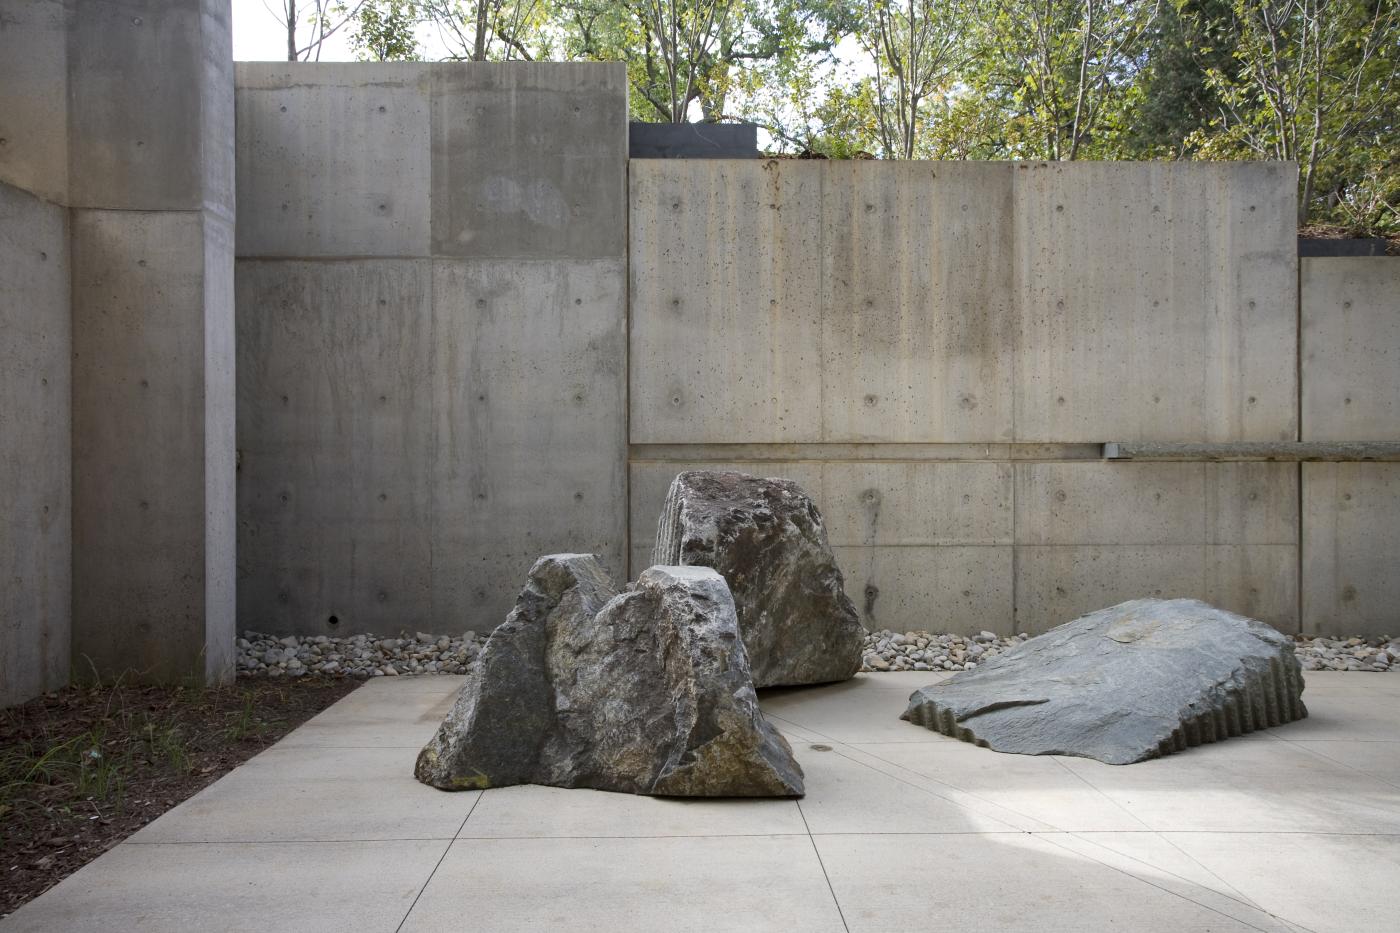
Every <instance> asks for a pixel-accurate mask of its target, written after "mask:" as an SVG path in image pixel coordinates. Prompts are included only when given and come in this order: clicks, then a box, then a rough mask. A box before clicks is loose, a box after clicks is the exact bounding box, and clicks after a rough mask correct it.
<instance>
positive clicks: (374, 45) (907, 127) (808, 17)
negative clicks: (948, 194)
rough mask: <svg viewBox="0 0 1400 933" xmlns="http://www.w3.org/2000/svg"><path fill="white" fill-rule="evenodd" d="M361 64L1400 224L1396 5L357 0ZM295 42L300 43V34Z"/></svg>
mask: <svg viewBox="0 0 1400 933" xmlns="http://www.w3.org/2000/svg"><path fill="white" fill-rule="evenodd" d="M313 9H314V11H315V12H314V15H315V16H316V17H318V19H317V21H316V23H313V24H309V25H311V26H313V28H319V29H322V30H324V29H325V28H326V25H325V24H326V22H327V20H328V17H329V18H333V17H334V16H335V15H337V14H336V11H337V10H338V11H339V14H340V15H343V16H345V17H346V18H347V19H348V20H349V23H350V25H349V26H347V27H346V28H348V29H350V30H352V44H353V46H354V48H355V49H356V51H357V54H359V55H360V56H361V57H362V58H365V59H378V60H402V59H415V58H448V59H461V60H487V59H491V60H509V59H526V60H542V59H558V60H597V61H620V62H624V63H626V65H627V69H628V75H629V79H630V83H631V89H632V93H631V95H630V99H631V108H632V116H633V119H637V120H647V121H662V122H687V121H700V120H705V121H720V120H749V121H752V122H754V123H757V124H759V125H760V126H761V127H763V128H764V129H765V130H767V133H768V137H769V138H770V139H771V145H772V147H773V149H774V150H775V151H777V152H789V153H799V152H800V153H804V154H807V155H812V156H818V157H826V158H849V157H853V156H869V155H873V156H876V157H878V158H887V159H910V158H916V159H917V158H928V159H1045V160H1072V159H1286V160H1292V161H1296V162H1297V163H1298V166H1299V222H1300V223H1310V222H1330V223H1336V224H1341V225H1343V226H1345V227H1347V228H1348V229H1351V230H1353V231H1355V232H1366V233H1381V234H1388V235H1395V234H1400V79H1397V77H1396V72H1397V69H1400V0H363V2H354V3H347V4H342V5H340V6H336V5H335V4H326V3H317V4H315V6H314V8H313ZM293 45H294V43H293Z"/></svg>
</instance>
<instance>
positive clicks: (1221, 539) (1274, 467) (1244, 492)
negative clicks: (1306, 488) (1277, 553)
mask: <svg viewBox="0 0 1400 933" xmlns="http://www.w3.org/2000/svg"><path fill="white" fill-rule="evenodd" d="M1202 466H1203V467H1204V468H1205V485H1206V500H1205V521H1206V537H1205V541H1206V543H1207V544H1290V545H1297V543H1298V464H1296V463H1267V462H1241V463H1206V464H1202ZM1295 556H1296V555H1295ZM1293 601H1294V602H1295V603H1296V602H1297V598H1296V596H1295V597H1294V599H1293Z"/></svg>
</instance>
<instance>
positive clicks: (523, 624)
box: [414, 554, 802, 797]
mask: <svg viewBox="0 0 1400 933" xmlns="http://www.w3.org/2000/svg"><path fill="white" fill-rule="evenodd" d="M414 773H415V775H416V776H417V778H418V779H419V780H420V781H422V782H423V783H425V784H430V785H432V786H434V787H440V788H443V789H445V790H464V789H469V788H485V787H500V786H503V785H507V784H550V785H554V786H557V787H592V788H596V789H599V790H610V791H622V792H626V793H634V794H657V795H666V796H686V797H787V796H800V795H801V794H802V769H801V768H800V767H799V766H798V764H797V762H796V761H795V760H794V759H793V757H792V749H791V748H790V747H789V745H788V743H787V741H786V740H785V739H784V738H783V737H782V736H781V735H780V734H779V733H778V732H777V730H775V729H774V728H773V727H772V726H771V725H769V724H768V723H767V722H766V721H765V720H764V718H763V715H762V713H761V712H760V711H759V708H758V699H757V696H756V694H755V693H754V688H753V681H752V678H751V677H750V675H749V667H748V659H747V655H746V654H745V651H744V645H743V641H742V639H741V638H740V637H739V624H738V618H737V617H736V615H735V612H734V602H733V599H732V598H731V597H730V595H729V589H728V587H727V586H725V583H724V580H723V578H721V577H720V576H719V574H717V573H715V572H714V571H712V570H708V569H705V568H696V567H653V568H651V569H650V570H648V571H646V572H645V573H643V574H642V575H641V577H640V578H639V579H638V580H637V582H636V583H635V584H634V585H633V586H632V587H630V588H629V589H627V590H625V591H623V592H622V593H615V592H614V591H613V587H612V584H611V583H610V582H609V580H608V577H607V574H606V572H604V570H603V569H602V567H601V566H600V565H599V564H598V562H597V560H596V559H595V558H593V557H592V556H589V555H579V554H556V555H552V556H549V557H543V558H541V559H540V560H539V561H537V562H536V563H535V566H534V567H533V568H532V569H531V571H530V580H529V583H528V584H527V585H526V587H525V589H524V590H523V591H522V592H521V594H520V597H519V599H518V600H517V601H516V606H515V609H514V611H512V612H511V614H510V616H509V618H507V619H506V621H505V622H504V623H503V624H502V625H501V626H500V627H499V628H497V629H496V631H495V632H493V633H492V634H491V638H490V639H489V640H488V641H487V643H486V646H485V647H484V648H483V649H482V652H481V658H480V660H479V662H478V666H477V669H476V671H475V672H474V674H473V675H472V676H471V677H470V678H469V679H468V681H467V684H466V685H465V686H464V687H463V689H462V692H461V694H460V695H459V696H458V698H457V701H456V704H455V705H454V706H453V708H452V710H451V712H450V713H448V715H447V718H446V719H445V720H444V721H443V723H442V726H441V727H440V728H439V729H438V732H437V735H435V736H434V737H433V739H432V741H431V742H429V743H428V745H427V746H426V747H425V748H424V749H423V751H422V752H421V753H420V754H419V756H418V763H417V767H416V769H415V772H414Z"/></svg>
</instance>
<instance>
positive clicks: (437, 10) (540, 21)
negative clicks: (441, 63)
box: [414, 0, 550, 62]
mask: <svg viewBox="0 0 1400 933" xmlns="http://www.w3.org/2000/svg"><path fill="white" fill-rule="evenodd" d="M414 3H415V5H416V7H417V9H418V15H419V17H420V18H421V19H422V20H423V21H425V22H428V23H431V24H432V25H433V26H434V27H436V29H437V32H438V37H439V39H440V40H441V41H442V44H443V46H444V47H445V48H446V49H447V52H448V54H447V60H448V61H475V62H484V61H487V60H490V59H493V58H494V59H504V60H507V61H509V60H512V59H518V60H524V61H534V60H535V59H536V58H538V57H540V56H539V54H538V53H539V52H540V51H541V50H540V49H539V48H538V47H535V46H532V45H531V43H532V42H535V41H537V40H539V39H540V38H541V37H542V34H543V28H544V25H545V22H546V19H547V17H548V15H549V13H550V11H549V10H548V9H547V8H546V6H545V3H544V2H543V0H475V2H474V3H468V4H466V5H464V4H463V3H462V2H460V0H414Z"/></svg>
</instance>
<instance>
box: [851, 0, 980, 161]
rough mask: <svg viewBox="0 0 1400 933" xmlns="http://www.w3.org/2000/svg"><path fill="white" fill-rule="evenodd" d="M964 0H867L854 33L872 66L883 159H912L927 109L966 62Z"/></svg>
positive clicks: (875, 106) (872, 80)
mask: <svg viewBox="0 0 1400 933" xmlns="http://www.w3.org/2000/svg"><path fill="white" fill-rule="evenodd" d="M966 10H967V8H966V6H965V5H964V4H963V2H962V0H867V2H866V20H865V22H864V23H863V24H862V27H863V28H862V29H861V31H860V33H859V34H858V37H859V39H860V43H861V45H862V47H863V48H864V49H865V51H866V52H867V54H869V56H870V58H871V61H872V63H873V65H874V76H873V77H872V79H871V85H872V87H873V90H874V95H873V104H874V111H875V117H876V123H877V126H878V129H879V136H880V148H881V149H882V150H883V152H884V155H885V157H886V158H896V159H912V158H914V154H915V151H916V150H917V148H918V146H919V140H920V137H921V135H922V133H923V129H924V122H925V120H926V118H927V114H926V110H927V108H928V105H929V103H930V102H931V98H932V97H933V95H934V94H935V92H937V91H938V90H940V89H942V88H946V86H947V85H948V83H949V82H950V80H951V79H952V77H953V75H954V73H955V72H956V70H957V69H959V68H960V67H961V66H962V64H963V61H964V57H965V50H966V45H965V43H964V41H963V37H964V35H965V33H966V29H967V26H968V22H967V16H966Z"/></svg>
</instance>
